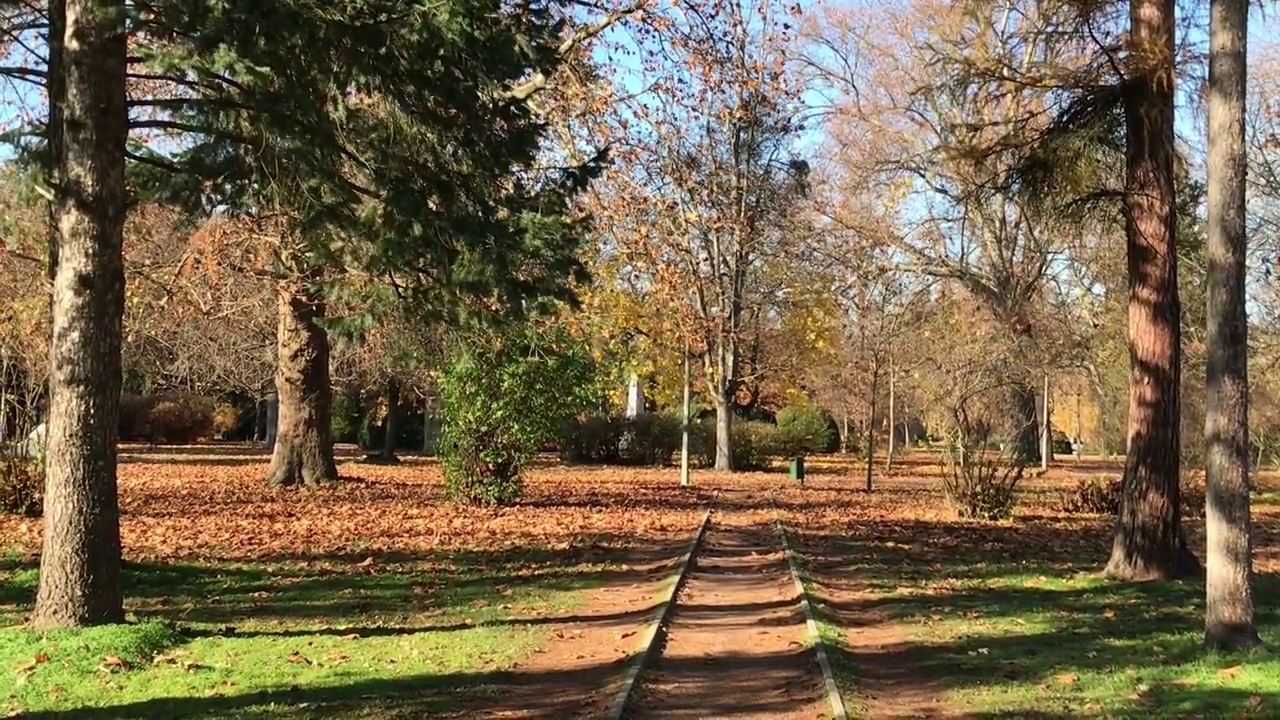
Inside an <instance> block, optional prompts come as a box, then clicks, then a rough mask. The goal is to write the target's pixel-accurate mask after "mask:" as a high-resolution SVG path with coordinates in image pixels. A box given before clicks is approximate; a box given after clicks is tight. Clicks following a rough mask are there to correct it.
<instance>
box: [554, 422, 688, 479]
mask: <svg viewBox="0 0 1280 720" xmlns="http://www.w3.org/2000/svg"><path fill="white" fill-rule="evenodd" d="M556 444H557V447H558V448H559V450H560V457H561V458H562V459H564V460H566V461H569V462H576V463H600V464H608V465H649V466H666V465H669V464H671V456H672V455H673V454H674V453H675V452H676V451H677V450H679V449H680V418H678V417H676V416H675V415H671V414H669V413H640V414H639V415H637V416H636V417H634V418H625V417H622V416H619V415H601V414H596V413H591V414H587V415H582V416H580V417H576V418H572V419H570V420H568V421H566V422H564V423H562V424H561V427H560V433H559V439H558V440H557V443H556Z"/></svg>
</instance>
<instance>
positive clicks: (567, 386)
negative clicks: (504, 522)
mask: <svg viewBox="0 0 1280 720" xmlns="http://www.w3.org/2000/svg"><path fill="white" fill-rule="evenodd" d="M593 373H594V364H593V362H592V358H591V353H590V351H589V349H588V348H587V346H586V345H585V344H584V343H582V342H580V341H578V340H577V339H576V338H573V337H572V336H570V334H569V333H568V332H567V331H566V330H564V329H562V328H538V327H535V326H533V325H529V324H517V325H505V326H502V327H499V328H496V329H491V330H475V331H472V332H471V333H469V334H468V335H467V336H466V337H465V338H462V339H460V341H459V342H457V343H456V344H455V346H454V347H453V349H452V353H451V357H450V360H449V362H448V365H447V367H446V369H445V373H444V376H443V377H442V379H441V390H442V391H443V392H442V395H443V399H444V428H443V432H442V436H441V441H440V458H441V465H442V467H443V469H444V476H445V489H446V492H447V493H448V494H449V496H450V497H452V498H454V499H457V500H461V501H464V502H470V503H476V504H485V505H502V504H508V503H511V502H514V501H515V500H516V499H517V498H518V497H519V495H520V491H521V487H522V484H521V477H520V473H521V470H522V469H523V468H524V465H525V463H527V462H528V461H529V460H530V459H532V458H533V456H534V455H535V454H536V453H537V452H538V449H539V448H540V447H541V446H542V444H543V443H545V442H547V441H550V440H554V439H555V437H556V431H557V429H559V428H560V427H561V426H562V424H563V423H564V422H565V421H566V420H567V419H568V418H570V417H573V416H574V415H576V414H577V413H579V412H581V411H582V410H583V409H584V408H585V407H586V406H587V403H588V402H589V401H590V399H591V398H590V389H591V386H592V379H593Z"/></svg>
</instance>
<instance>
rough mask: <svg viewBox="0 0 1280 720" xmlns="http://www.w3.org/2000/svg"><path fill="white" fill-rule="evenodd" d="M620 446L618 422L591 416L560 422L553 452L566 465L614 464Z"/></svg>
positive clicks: (597, 415)
mask: <svg viewBox="0 0 1280 720" xmlns="http://www.w3.org/2000/svg"><path fill="white" fill-rule="evenodd" d="M621 443H622V421H621V419H620V418H618V417H616V416H613V415H601V414H595V413H592V414H586V415H581V416H579V417H574V418H569V419H567V420H564V421H563V422H561V423H560V431H559V438H558V440H557V442H556V448H557V449H558V450H559V451H560V458H561V459H562V460H565V461H568V462H577V463H616V462H619V449H618V448H619V445H621Z"/></svg>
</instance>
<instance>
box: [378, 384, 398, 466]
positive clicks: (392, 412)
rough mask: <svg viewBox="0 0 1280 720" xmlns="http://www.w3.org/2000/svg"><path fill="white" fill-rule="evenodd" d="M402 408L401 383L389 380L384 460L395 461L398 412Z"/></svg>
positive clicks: (383, 439) (384, 425)
mask: <svg viewBox="0 0 1280 720" xmlns="http://www.w3.org/2000/svg"><path fill="white" fill-rule="evenodd" d="M399 410H400V384H399V383H397V382H396V381H395V380H388V381H387V422H386V423H384V424H383V430H384V435H383V438H382V460H383V461H384V462H395V461H396V460H398V458H397V457H396V434H397V432H398V431H397V429H396V413H397V412H399Z"/></svg>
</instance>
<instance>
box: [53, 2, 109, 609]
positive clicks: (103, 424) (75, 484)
mask: <svg viewBox="0 0 1280 720" xmlns="http://www.w3.org/2000/svg"><path fill="white" fill-rule="evenodd" d="M51 10H52V11H53V14H54V19H53V23H52V26H53V27H55V28H56V27H59V26H61V27H62V28H63V33H62V39H63V42H61V43H53V44H51V45H52V47H51V49H53V50H55V51H56V52H57V53H58V54H59V55H60V58H59V59H58V61H57V62H56V63H55V65H56V66H57V67H58V68H60V70H61V80H62V82H63V85H62V91H63V99H64V103H63V106H62V108H61V112H60V113H57V112H55V113H53V116H54V117H57V118H58V119H59V127H58V128H56V129H54V133H55V134H60V136H61V142H60V147H59V148H58V149H57V151H58V157H57V159H56V161H55V162H54V163H53V167H54V168H56V169H55V170H54V172H53V173H52V175H53V176H54V177H55V178H56V181H57V182H56V187H55V188H54V191H55V205H56V207H55V209H54V215H55V217H56V219H57V231H56V237H57V247H56V248H55V249H54V250H53V251H51V253H50V257H51V259H56V262H55V264H54V267H53V300H52V315H53V318H52V320H53V337H52V342H51V344H50V352H49V366H50V368H49V369H50V380H49V389H50V400H49V423H48V426H47V427H48V429H47V431H46V432H47V435H46V443H47V444H46V451H47V452H46V455H45V457H46V468H45V473H46V478H45V483H46V485H45V499H44V502H45V514H44V517H45V531H44V548H43V552H42V553H41V556H40V584H39V589H38V591H37V593H36V605H35V610H34V611H33V613H32V616H31V624H32V626H33V627H37V628H51V627H74V626H83V625H97V624H105V623H118V622H123V621H124V609H123V602H122V598H121V590H120V562H121V557H120V556H121V549H120V510H119V500H118V497H117V492H116V440H117V437H116V433H117V430H118V428H117V420H118V417H119V412H120V386H121V362H120V346H121V321H122V317H123V314H124V282H125V278H124V265H123V261H122V258H121V252H122V246H123V228H124V215H125V210H126V203H127V200H126V192H125V182H124V150H125V141H126V137H127V132H128V131H127V125H126V123H127V115H126V110H125V57H126V56H125V33H124V4H123V3H120V2H108V1H104V0H66V1H65V2H55V3H53V4H52V5H51Z"/></svg>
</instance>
